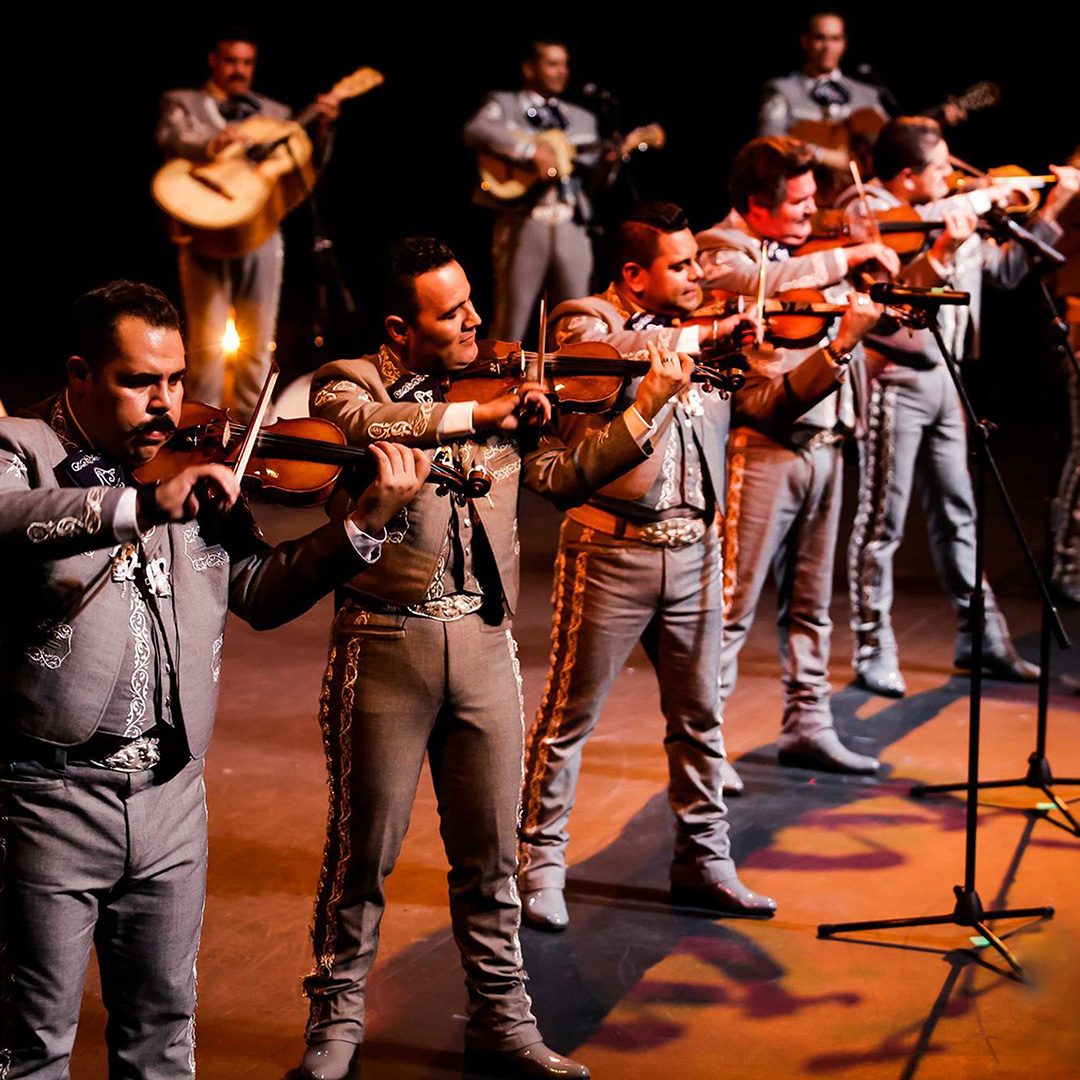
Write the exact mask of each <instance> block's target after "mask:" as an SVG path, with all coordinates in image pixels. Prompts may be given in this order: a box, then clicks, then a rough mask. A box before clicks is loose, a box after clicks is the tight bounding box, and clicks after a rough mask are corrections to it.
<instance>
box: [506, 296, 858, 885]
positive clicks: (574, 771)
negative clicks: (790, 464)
mask: <svg viewBox="0 0 1080 1080" xmlns="http://www.w3.org/2000/svg"><path fill="white" fill-rule="evenodd" d="M642 315H644V313H642V312H641V311H640V309H637V308H635V307H634V306H633V305H632V304H631V303H630V302H629V301H628V300H627V299H626V298H624V296H623V295H622V294H620V293H619V292H618V291H617V290H616V289H615V288H614V287H612V288H609V289H608V291H607V292H606V293H604V294H603V295H602V296H590V297H585V298H583V299H580V300H571V301H569V302H567V303H565V304H561V305H560V306H559V307H558V308H557V309H556V310H555V312H554V313H553V320H554V321H553V323H552V333H553V342H552V344H562V343H566V342H576V341H605V342H607V343H609V344H611V345H613V346H615V347H616V348H617V349H618V350H619V351H620V352H622V353H623V354H630V355H634V354H638V353H641V352H642V351H643V350H645V348H646V346H647V344H648V342H650V341H653V342H657V343H659V344H661V345H662V346H664V347H669V348H670V347H674V346H675V345H676V343H678V345H679V347H680V348H685V349H688V350H690V351H697V350H696V348H694V347H693V343H692V342H688V341H687V340H686V338H685V337H682V340H680V336H681V335H682V334H685V330H683V331H680V330H679V329H678V328H676V327H667V326H664V325H662V322H661V321H658V320H655V319H649V318H641V316H642ZM647 323H651V325H646V324H647ZM694 336H696V334H695V335H694ZM844 375H845V372H844V369H842V368H838V367H837V366H836V365H835V364H834V363H832V361H831V360H829V359H828V358H827V357H826V356H825V354H824V353H822V352H821V351H820V350H818V351H816V352H814V353H813V354H812V355H811V356H810V357H809V358H808V359H807V361H806V363H805V364H804V365H802V366H801V367H799V368H798V369H794V370H791V371H789V372H785V373H783V374H782V375H777V376H774V377H762V376H760V375H755V376H752V377H751V379H750V380H749V382H748V384H747V386H746V387H745V388H744V389H743V390H740V391H739V393H738V394H737V395H736V398H735V403H734V412H735V414H736V416H737V417H740V418H742V419H743V420H744V421H745V422H749V421H750V418H753V422H755V423H758V424H760V425H761V426H762V427H764V428H766V429H768V428H769V427H770V426H771V425H772V424H776V423H778V424H780V425H781V426H783V425H784V424H786V423H787V422H788V418H789V417H791V416H794V415H797V414H798V413H800V412H802V411H803V410H804V409H805V408H806V407H807V406H808V405H810V404H811V403H812V402H815V401H818V400H820V399H821V398H824V397H826V396H827V395H829V394H831V393H832V392H833V391H835V390H836V388H837V386H838V385H840V383H841V381H842V380H843V378H844ZM632 392H633V385H632V384H631V385H629V386H627V388H626V390H625V394H624V396H628V395H630V394H631V393H632ZM731 414H732V404H731V402H730V401H726V400H722V399H721V398H720V396H719V395H718V394H715V393H703V392H701V391H700V390H698V389H697V388H695V387H692V388H691V390H690V391H689V392H688V393H687V394H686V395H684V400H683V401H681V402H680V403H678V404H677V405H675V406H672V405H670V404H669V405H668V406H666V407H665V409H664V410H663V412H662V413H661V415H660V416H658V417H657V428H658V430H657V433H656V434H655V435H654V436H653V442H654V444H655V447H656V449H655V453H654V454H653V456H652V458H651V459H650V460H649V461H648V462H646V463H645V464H644V465H642V466H640V467H639V468H638V469H635V470H634V471H633V472H631V473H629V474H627V475H626V476H625V477H623V478H622V479H620V480H618V481H616V482H615V483H614V484H611V485H609V486H608V487H606V488H604V489H603V490H602V491H600V492H598V493H597V495H595V496H593V497H592V498H591V499H590V500H589V505H587V506H586V507H583V508H582V510H581V511H574V510H571V511H570V514H569V516H568V518H567V520H566V521H564V522H563V526H562V530H561V533H560V538H559V553H558V556H557V559H556V563H555V583H554V596H555V616H554V624H553V629H552V647H551V659H550V666H549V672H548V682H547V687H546V689H545V691H544V697H543V699H542V701H541V704H540V708H539V710H538V711H537V714H536V719H535V722H534V724H533V728H532V730H531V732H530V734H529V738H528V743H527V753H526V774H525V794H524V810H523V814H522V825H521V870H520V872H519V875H518V877H519V882H520V884H521V886H522V888H524V889H528V890H532V889H539V888H551V887H554V888H562V887H563V885H564V883H565V878H566V846H567V840H568V835H567V825H568V822H569V818H570V811H571V809H572V808H573V805H574V798H575V793H576V789H577V780H578V776H579V774H580V771H581V759H582V753H583V751H584V747H585V743H586V742H587V740H588V738H589V736H590V734H591V733H592V731H593V728H594V727H595V726H596V723H597V721H598V719H599V716H600V712H601V710H602V709H603V706H604V701H605V699H606V697H607V694H608V692H609V690H610V688H611V685H612V682H613V681H614V679H615V677H616V675H618V673H619V671H620V669H621V668H622V666H623V664H624V663H625V662H626V658H627V657H628V656H629V654H630V650H631V649H632V648H633V647H634V646H635V645H636V644H637V642H638V641H639V640H640V641H641V642H642V644H643V645H644V647H645V650H646V653H647V654H648V656H649V659H650V661H651V663H652V665H653V667H654V668H655V670H656V674H657V679H658V681H659V684H660V698H661V709H662V710H663V713H664V721H665V725H666V726H665V737H664V747H665V749H666V751H667V757H668V771H669V778H670V779H669V789H668V797H669V801H670V803H671V807H672V809H673V811H674V813H675V817H676V841H675V855H674V861H673V864H672V868H671V876H672V880H673V881H674V882H676V883H678V884H683V885H701V884H710V883H714V882H717V881H720V880H723V879H724V878H727V877H730V876H732V875H733V874H734V873H735V867H734V863H733V862H732V860H731V855H730V850H729V842H728V826H727V821H726V810H725V808H724V803H723V799H722V795H721V779H720V763H721V760H722V758H723V756H724V748H723V738H722V732H721V726H720V725H721V715H720V712H719V708H718V705H719V701H718V682H719V673H720V636H721V630H722V625H723V610H722V607H723V605H722V573H723V564H722V558H721V539H720V535H719V530H718V528H717V513H721V514H722V513H723V510H724V503H725V492H724V477H725V453H726V443H727V439H728V426H729V422H730V418H731ZM587 423H588V421H583V420H581V419H580V418H576V417H573V416H569V417H567V418H566V419H565V420H564V422H563V426H564V427H565V428H566V429H567V430H568V432H571V431H573V430H574V429H577V428H579V427H581V426H583V425H585V424H587ZM679 519H682V523H680V520H679ZM686 519H689V520H690V522H692V524H693V525H694V526H696V528H688V527H687V524H686ZM650 523H658V524H654V525H652V529H653V530H656V531H657V532H659V533H661V534H662V533H663V530H664V529H665V528H671V527H673V526H678V530H679V533H678V536H677V538H676V542H675V543H671V544H668V545H664V544H662V543H659V542H657V543H650V542H648V541H647V540H642V539H638V538H636V537H632V536H628V535H626V533H627V531H628V529H627V528H626V526H627V525H629V527H630V530H634V529H635V527H641V526H649V525H650ZM665 523H666V524H665Z"/></svg>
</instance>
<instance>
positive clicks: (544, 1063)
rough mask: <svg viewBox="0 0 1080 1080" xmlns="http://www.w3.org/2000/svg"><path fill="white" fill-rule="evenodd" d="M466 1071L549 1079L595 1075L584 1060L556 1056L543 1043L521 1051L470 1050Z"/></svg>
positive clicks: (585, 1079)
mask: <svg viewBox="0 0 1080 1080" xmlns="http://www.w3.org/2000/svg"><path fill="white" fill-rule="evenodd" d="M465 1071H466V1073H467V1074H469V1075H479V1076H509V1077H546V1078H547V1080H588V1078H589V1076H591V1075H592V1074H591V1073H590V1072H589V1069H588V1067H587V1066H585V1065H582V1064H581V1062H580V1061H574V1060H573V1058H568V1057H563V1056H562V1054H556V1053H555V1051H554V1050H552V1049H551V1048H550V1047H547V1046H545V1045H544V1044H543V1043H542V1042H537V1043H530V1045H528V1046H522V1047H520V1048H519V1049H517V1050H491V1051H479V1050H469V1051H466V1053H465Z"/></svg>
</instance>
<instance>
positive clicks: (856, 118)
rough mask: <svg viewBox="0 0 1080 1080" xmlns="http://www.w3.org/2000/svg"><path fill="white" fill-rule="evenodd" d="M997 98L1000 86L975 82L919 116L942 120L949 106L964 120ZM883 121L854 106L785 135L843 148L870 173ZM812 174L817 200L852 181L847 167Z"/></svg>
mask: <svg viewBox="0 0 1080 1080" xmlns="http://www.w3.org/2000/svg"><path fill="white" fill-rule="evenodd" d="M1000 100H1001V87H999V86H998V85H997V84H996V83H992V82H978V83H976V84H975V85H974V86H970V87H968V89H967V90H965V91H964V92H963V93H962V94H959V95H957V96H955V97H950V98H949V100H948V102H947V103H945V102H943V103H942V104H940V105H935V106H934V107H933V108H932V109H927V110H926V111H925V112H923V113H922V114H921V115H922V116H929V117H932V118H933V119H935V120H939V121H942V122H944V121H945V118H946V116H947V113H946V105H952V106H954V107H955V108H956V110H957V112H958V114H959V117H960V118H961V119H966V118H967V117H968V116H969V115H970V114H971V113H974V112H978V111H979V110H981V109H989V108H990V107H991V106H993V105H996V104H997V103H998V102H999V101H1000ZM886 123H887V117H884V116H882V115H881V113H879V112H878V111H877V110H875V109H856V110H855V111H854V112H852V113H850V114H849V115H848V116H846V117H845V118H844V119H843V120H800V121H799V122H798V123H796V124H793V125H792V127H791V129H790V130H789V131H788V134H789V135H792V136H794V138H796V139H802V141H803V142H808V143H813V144H814V145H815V146H823V147H825V148H827V149H829V150H843V151H844V152H845V153H846V154H847V155H848V157H850V158H851V159H852V160H854V161H856V162H858V164H859V169H860V171H861V172H862V174H863V175H864V176H870V175H871V173H872V170H873V161H872V152H873V148H874V143H875V142H877V137H878V135H880V134H881V129H882V128H883V127H884V126H885V124H886ZM814 175H815V176H816V177H817V181H818V189H819V192H820V197H819V200H818V201H819V202H822V203H825V202H828V201H830V200H831V199H832V197H833V196H835V195H838V194H839V193H840V192H841V191H843V190H844V189H845V188H846V187H847V186H848V184H850V183H851V175H850V174H849V173H848V172H847V170H846V169H842V170H839V171H835V170H832V169H829V168H828V167H826V166H824V165H821V166H818V167H817V168H815V170H814Z"/></svg>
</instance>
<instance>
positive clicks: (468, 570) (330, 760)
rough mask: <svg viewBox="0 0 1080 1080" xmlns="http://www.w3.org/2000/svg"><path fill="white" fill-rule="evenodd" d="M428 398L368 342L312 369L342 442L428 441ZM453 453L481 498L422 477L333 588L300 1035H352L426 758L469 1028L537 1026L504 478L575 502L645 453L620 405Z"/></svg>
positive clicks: (505, 1040) (429, 386)
mask: <svg viewBox="0 0 1080 1080" xmlns="http://www.w3.org/2000/svg"><path fill="white" fill-rule="evenodd" d="M440 398H441V394H440V393H439V391H438V382H437V380H434V379H430V378H426V377H423V376H418V375H415V374H413V373H411V372H407V371H405V370H404V369H403V368H401V367H400V365H399V364H398V363H397V361H396V359H395V357H394V355H393V354H392V353H391V352H390V351H389V350H388V349H386V348H385V347H384V348H383V350H381V352H380V353H379V354H378V355H375V356H369V357H364V358H361V359H358V360H343V361H339V362H337V363H333V364H328V365H326V366H325V367H323V368H320V369H319V371H317V372H316V373H315V379H314V382H313V385H312V412H313V414H316V415H320V416H323V417H326V418H327V419H329V420H333V421H334V422H335V423H337V424H338V425H339V426H340V427H341V428H342V429H343V430H344V431H345V433H346V434H347V436H348V438H349V441H350V442H351V443H354V444H357V445H361V446H363V445H365V444H367V443H369V442H371V441H374V440H377V439H391V440H394V441H398V442H402V443H404V444H406V445H410V446H416V447H420V448H425V449H427V448H432V449H433V448H435V447H437V446H438V443H439V430H440V425H441V424H442V423H443V420H444V418H445V415H446V410H447V405H446V404H445V403H443V402H442V401H441V400H439V399H440ZM446 449H447V450H451V448H449V447H448V448H446ZM433 452H434V451H433ZM452 452H453V453H454V455H455V457H456V458H457V459H458V460H459V461H474V462H476V463H480V464H483V465H484V466H485V467H486V468H487V469H488V471H489V472H490V474H491V477H492V481H493V483H492V487H491V492H490V495H489V496H488V497H486V498H483V499H477V500H471V501H470V502H469V503H468V504H467V506H466V507H464V508H462V507H458V506H456V505H454V504H453V503H452V502H451V501H450V500H448V499H446V498H443V497H440V496H438V495H437V494H436V491H435V488H434V486H432V485H431V484H427V485H425V486H424V488H423V490H422V491H421V492H420V494H419V495H417V497H416V498H415V499H414V500H413V502H412V503H411V504H410V505H409V506H408V507H407V508H406V510H405V512H404V513H403V514H402V516H401V519H400V520H399V521H397V522H394V523H392V524H391V526H390V528H389V541H390V542H389V543H387V544H385V545H384V549H383V555H382V558H381V560H380V563H379V565H378V567H377V568H376V572H375V573H373V574H371V575H365V577H364V578H362V579H359V580H357V581H355V582H352V583H350V585H349V586H348V587H347V588H345V589H343V590H342V591H341V593H340V594H339V597H340V603H339V610H338V613H337V617H336V619H335V621H334V626H333V631H332V635H331V650H330V660H329V664H328V667H327V673H326V681H325V683H324V686H323V692H322V697H321V709H320V717H321V721H322V724H323V731H324V738H325V744H326V752H327V768H328V771H329V776H330V790H331V793H332V794H331V808H330V819H329V827H328V835H327V844H326V855H325V860H324V865H323V874H322V877H321V879H320V885H319V890H318V896H317V899H316V905H315V917H314V921H313V924H312V939H313V946H314V951H315V970H314V971H313V973H312V974H311V975H310V976H309V977H308V979H307V980H306V982H305V989H306V992H307V994H308V995H309V997H310V998H311V1015H310V1020H309V1024H308V1031H307V1038H308V1041H309V1042H311V1043H316V1042H320V1041H325V1040H327V1039H342V1040H345V1041H351V1042H360V1041H362V1038H363V1032H364V997H365V988H366V983H367V976H368V972H369V970H370V968H371V965H372V963H373V962H374V960H375V951H376V948H377V945H378V933H379V922H380V919H381V917H382V914H383V909H384V906H385V893H384V881H385V879H386V877H387V876H388V875H389V873H390V872H391V870H392V869H393V866H394V862H395V860H396V859H397V855H398V851H399V850H400V847H401V842H402V839H403V837H404V835H405V830H406V828H407V827H408V823H409V816H410V813H411V810H412V805H413V801H414V798H415V794H416V785H417V782H418V779H419V776H420V770H421V768H422V766H423V760H424V755H425V753H426V754H427V755H428V760H429V765H430V769H431V774H432V779H433V781H434V785H435V792H436V796H437V799H438V807H439V815H440V819H441V832H442V837H443V844H444V847H445V849H446V856H447V859H448V861H449V863H450V874H449V885H450V913H451V919H452V924H453V931H454V937H455V940H456V941H457V944H458V948H459V950H460V952H461V960H462V965H463V967H464V969H465V982H466V985H467V987H468V990H469V1005H468V1012H469V1022H468V1025H467V1027H466V1040H467V1042H468V1043H469V1044H470V1045H471V1046H474V1047H479V1048H484V1049H514V1048H517V1047H521V1046H526V1045H529V1044H531V1043H534V1042H537V1041H538V1040H539V1039H540V1034H539V1032H538V1031H537V1028H536V1022H535V1020H534V1019H533V1017H532V1014H531V1012H530V1001H529V997H528V995H527V994H526V992H525V984H524V981H525V972H524V969H523V967H522V957H521V948H520V944H519V942H518V926H519V924H520V916H521V907H520V903H519V901H518V894H517V889H516V885H515V881H514V874H515V871H516V869H517V858H516V851H515V845H516V827H517V817H518V810H519V806H520V796H521V776H522V750H523V738H524V712H523V704H522V699H521V676H520V668H519V665H518V658H517V646H516V644H515V642H514V639H513V637H512V636H511V631H510V626H509V622H508V619H509V617H511V616H512V615H513V612H514V609H515V607H516V605H517V600H518V551H519V545H518V538H517V504H518V489H519V484H521V483H524V484H525V485H526V486H527V487H529V488H531V489H532V490H534V491H536V492H538V493H539V494H541V495H544V496H545V497H546V498H549V499H551V500H552V501H554V502H556V503H557V504H559V505H563V506H566V505H570V504H573V503H577V502H580V501H582V500H583V499H584V498H585V497H586V496H587V495H588V494H589V492H590V491H592V490H594V489H595V488H597V487H599V486H601V485H602V484H605V483H607V482H609V481H610V480H612V479H613V478H614V477H615V476H617V475H619V474H620V473H621V472H624V471H626V470H627V469H629V468H631V467H632V466H634V465H637V464H638V463H640V462H641V461H642V460H643V459H644V458H645V457H646V456H647V454H648V453H649V451H648V450H647V449H643V448H642V447H640V446H639V445H638V443H637V442H636V441H635V439H634V437H633V436H632V435H631V433H630V430H629V429H628V428H627V424H626V421H625V420H624V419H623V418H622V417H619V418H617V419H615V420H612V421H611V423H610V424H608V425H606V426H605V427H604V428H603V429H602V430H600V431H597V432H594V433H592V434H591V435H590V436H589V437H588V438H586V439H583V440H582V441H581V442H580V443H579V444H578V445H577V446H576V447H575V448H574V449H572V450H571V449H568V448H567V447H566V446H565V445H564V444H563V443H562V442H560V441H559V440H558V439H557V438H556V437H555V435H554V433H553V432H550V431H549V432H547V433H545V435H544V437H543V438H541V439H540V440H539V443H538V445H537V446H536V447H534V448H532V449H529V450H523V449H522V447H521V446H520V445H519V444H518V442H517V441H515V440H513V439H511V438H509V437H507V436H505V435H501V434H499V435H491V436H480V437H479V438H477V439H474V440H473V439H470V440H466V441H463V442H460V443H459V444H457V445H456V446H454V447H453V448H452ZM337 509H338V508H337V506H336V505H335V506H332V511H334V512H336V511H337Z"/></svg>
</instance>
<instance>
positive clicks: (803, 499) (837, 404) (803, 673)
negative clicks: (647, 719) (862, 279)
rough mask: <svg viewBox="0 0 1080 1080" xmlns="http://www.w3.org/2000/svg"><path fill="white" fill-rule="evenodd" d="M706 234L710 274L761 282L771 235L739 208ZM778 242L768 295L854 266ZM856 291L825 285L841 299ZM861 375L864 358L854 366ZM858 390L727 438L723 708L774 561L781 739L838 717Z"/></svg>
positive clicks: (773, 358)
mask: <svg viewBox="0 0 1080 1080" xmlns="http://www.w3.org/2000/svg"><path fill="white" fill-rule="evenodd" d="M697 240H698V246H699V249H700V250H699V253H698V260H699V262H700V263H701V266H702V269H703V270H704V271H705V276H706V281H707V284H708V285H709V286H712V287H716V288H722V289H730V290H733V291H735V292H739V293H744V294H747V295H753V294H754V293H755V292H756V290H757V280H758V261H759V258H760V249H761V241H760V240H759V239H756V238H755V237H754V236H753V235H752V234H751V233H750V231H749V229H748V228H747V226H746V224H745V222H744V221H743V220H742V218H741V216H740V215H739V214H738V213H737V212H736V211H734V210H733V211H732V212H731V214H729V215H728V217H727V218H726V219H725V220H724V221H722V222H720V223H719V224H717V225H715V226H713V228H711V229H708V230H706V231H705V232H703V233H700V234H699V235H698V237H697ZM768 250H769V256H768V262H767V263H766V274H765V293H766V295H767V296H775V295H778V294H781V295H782V294H783V292H784V290H785V289H797V288H811V289H826V290H827V289H828V288H829V287H830V286H836V285H837V284H838V283H839V282H840V281H841V280H842V279H843V277H844V275H845V274H846V273H847V258H846V256H845V255H844V254H843V252H842V251H841V250H840V249H835V250H831V251H821V252H817V253H815V254H813V255H801V256H800V255H791V256H790V257H785V256H787V255H788V252H787V249H785V248H782V247H780V246H779V245H776V244H770V245H769V249H768ZM846 291H847V290H846V288H839V289H838V290H837V293H836V294H829V293H827V295H828V298H830V299H833V300H837V301H838V300H841V299H842V298H843V294H845V293H846ZM807 351H808V350H804V349H787V348H776V349H773V348H772V346H770V345H768V344H766V345H765V346H764V347H763V349H762V350H761V351H758V350H751V351H750V353H749V356H750V361H751V365H752V367H753V368H754V370H755V371H756V372H757V373H758V374H760V375H766V374H767V375H772V376H776V375H780V374H782V373H783V372H785V371H788V370H790V369H791V368H792V367H794V366H796V365H798V364H800V363H801V362H802V359H803V357H804V356H805V355H806V354H807ZM811 351H812V350H811ZM860 375H861V372H860V368H859V363H858V361H854V362H853V370H852V376H853V378H854V379H856V380H857V379H858V378H859V377H860ZM850 397H851V394H850V390H846V389H845V390H844V391H843V392H842V393H840V394H837V395H836V396H834V397H832V398H829V399H826V400H824V401H821V402H819V403H818V404H817V405H815V406H814V407H813V408H811V409H809V410H808V411H807V412H805V413H804V414H803V415H802V416H799V417H798V418H797V419H794V418H792V419H793V420H794V422H793V423H790V424H789V425H788V426H787V427H786V428H783V427H781V426H779V425H774V428H773V430H771V431H768V432H766V431H762V430H761V428H760V426H759V425H757V424H756V423H754V422H753V420H750V421H749V422H748V423H745V424H742V425H740V426H738V427H736V428H735V430H733V432H732V435H731V439H730V442H729V455H728V469H729V476H728V510H727V519H726V522H725V560H724V562H725V567H724V574H725V580H724V604H725V609H726V613H725V617H724V634H723V648H722V652H721V663H720V678H721V689H720V701H721V709H723V706H724V704H725V703H726V701H727V699H728V697H729V696H730V694H731V692H732V691H733V690H734V688H735V681H736V676H737V672H738V658H739V652H740V650H741V649H742V647H743V644H744V643H745V641H746V637H747V634H748V633H749V632H750V626H751V624H752V623H753V619H754V614H755V611H756V610H757V604H758V600H759V598H760V596H761V590H762V588H763V587H764V584H765V580H766V578H767V577H768V574H769V569H770V567H771V568H772V572H773V577H774V578H775V581H776V591H777V631H778V634H779V647H780V662H781V668H782V673H783V684H784V715H783V726H782V730H781V733H780V738H779V745H780V747H781V748H784V747H785V745H791V744H794V743H796V742H797V741H798V740H799V739H800V738H804V737H807V736H810V735H812V734H813V733H814V732H816V731H820V730H822V729H824V728H828V727H831V726H832V723H833V720H832V711H831V709H830V706H829V689H830V687H829V676H828V666H829V637H830V634H831V631H832V621H831V619H830V618H829V604H830V602H831V600H832V577H833V556H834V554H835V551H836V535H837V529H838V526H839V520H840V505H841V499H842V495H843V490H842V484H843V463H844V461H843V454H842V445H841V443H842V434H841V432H842V430H843V429H844V428H846V427H848V426H850V425H851V424H852V423H853V422H854V414H853V411H852V407H851V400H850Z"/></svg>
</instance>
